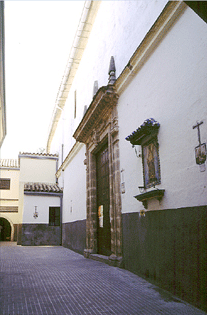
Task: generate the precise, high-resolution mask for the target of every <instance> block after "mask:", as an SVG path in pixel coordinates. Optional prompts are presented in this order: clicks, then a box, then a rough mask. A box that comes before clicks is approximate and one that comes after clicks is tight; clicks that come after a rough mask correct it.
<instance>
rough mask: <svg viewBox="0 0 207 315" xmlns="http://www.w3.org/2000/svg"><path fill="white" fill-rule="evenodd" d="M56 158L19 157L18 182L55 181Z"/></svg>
mask: <svg viewBox="0 0 207 315" xmlns="http://www.w3.org/2000/svg"><path fill="white" fill-rule="evenodd" d="M55 173H56V160H55V159H49V158H47V159H46V158H29V157H22V158H21V159H20V178H19V179H20V182H38V183H51V184H52V183H55V181H56V178H55Z"/></svg>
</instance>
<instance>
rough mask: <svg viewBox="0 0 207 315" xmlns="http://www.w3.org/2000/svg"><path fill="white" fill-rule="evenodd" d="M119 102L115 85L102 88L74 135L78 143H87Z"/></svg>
mask: <svg viewBox="0 0 207 315" xmlns="http://www.w3.org/2000/svg"><path fill="white" fill-rule="evenodd" d="M117 101H118V95H117V93H116V91H115V89H114V86H113V85H107V86H103V87H101V88H100V89H99V90H98V92H97V93H96V95H95V96H94V98H93V101H92V102H91V104H90V106H89V108H88V110H87V112H86V113H85V115H84V117H83V119H82V121H81V122H80V124H79V126H78V128H77V129H76V131H75V133H74V135H73V137H74V138H75V139H76V141H79V142H83V143H87V140H88V138H89V137H90V135H91V133H92V132H93V130H94V129H96V127H97V126H98V125H100V124H101V122H102V121H104V120H105V119H106V118H107V117H108V116H109V115H110V113H111V111H112V109H113V108H114V106H115V105H116V104H117Z"/></svg>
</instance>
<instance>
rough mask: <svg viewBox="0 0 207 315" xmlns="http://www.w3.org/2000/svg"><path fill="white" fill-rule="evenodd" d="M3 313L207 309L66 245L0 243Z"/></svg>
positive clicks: (187, 311) (0, 311) (198, 313)
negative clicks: (196, 306) (76, 251)
mask: <svg viewBox="0 0 207 315" xmlns="http://www.w3.org/2000/svg"><path fill="white" fill-rule="evenodd" d="M0 263H1V281H0V286H1V289H0V291H1V304H0V314H1V315H26V314H27V315H28V314H29V315H32V314H38V315H41V314H43V315H46V314H58V315H63V314H75V315H78V314H81V315H82V314H94V315H97V314H124V315H126V314H129V315H132V314H140V315H141V314H144V315H148V314H153V315H156V314H165V315H167V314H175V315H179V314H193V315H202V314H203V315H204V314H205V312H203V311H201V310H199V309H197V308H195V307H193V306H191V305H189V304H188V303H185V302H183V301H181V300H179V299H177V298H175V297H173V296H171V295H170V294H169V293H167V292H165V291H163V290H160V289H159V288H158V287H156V286H154V285H152V284H150V283H148V282H147V281H145V280H144V279H142V278H140V277H138V276H137V275H135V274H133V273H131V272H129V271H127V270H124V269H120V268H117V267H111V266H109V265H106V264H104V263H101V262H98V261H93V260H91V259H85V258H84V257H83V256H82V255H80V254H77V253H75V252H73V251H71V250H69V249H67V248H64V247H61V246H42V247H41V246H35V247H34V246H29V247H26V246H25V247H23V246H19V245H16V243H15V242H1V243H0Z"/></svg>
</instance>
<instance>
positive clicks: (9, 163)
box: [0, 159, 19, 168]
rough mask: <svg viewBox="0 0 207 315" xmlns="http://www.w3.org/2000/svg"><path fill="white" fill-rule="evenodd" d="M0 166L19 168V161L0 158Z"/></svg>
mask: <svg viewBox="0 0 207 315" xmlns="http://www.w3.org/2000/svg"><path fill="white" fill-rule="evenodd" d="M0 167H6V168H19V163H18V160H15V159H2V160H0Z"/></svg>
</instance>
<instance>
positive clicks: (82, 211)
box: [60, 146, 86, 223]
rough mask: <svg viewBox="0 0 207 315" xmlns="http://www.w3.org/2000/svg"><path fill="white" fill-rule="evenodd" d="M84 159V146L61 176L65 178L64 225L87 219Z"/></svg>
mask: <svg viewBox="0 0 207 315" xmlns="http://www.w3.org/2000/svg"><path fill="white" fill-rule="evenodd" d="M84 159H85V146H82V148H81V149H80V151H79V152H78V153H77V154H76V155H75V156H74V158H73V159H72V160H71V162H70V163H69V165H68V166H67V168H66V169H65V170H64V172H63V174H62V176H61V177H63V176H64V192H63V223H66V222H73V221H77V220H84V219H86V166H85V165H84V163H83V162H84ZM60 180H63V178H62V179H60Z"/></svg>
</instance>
